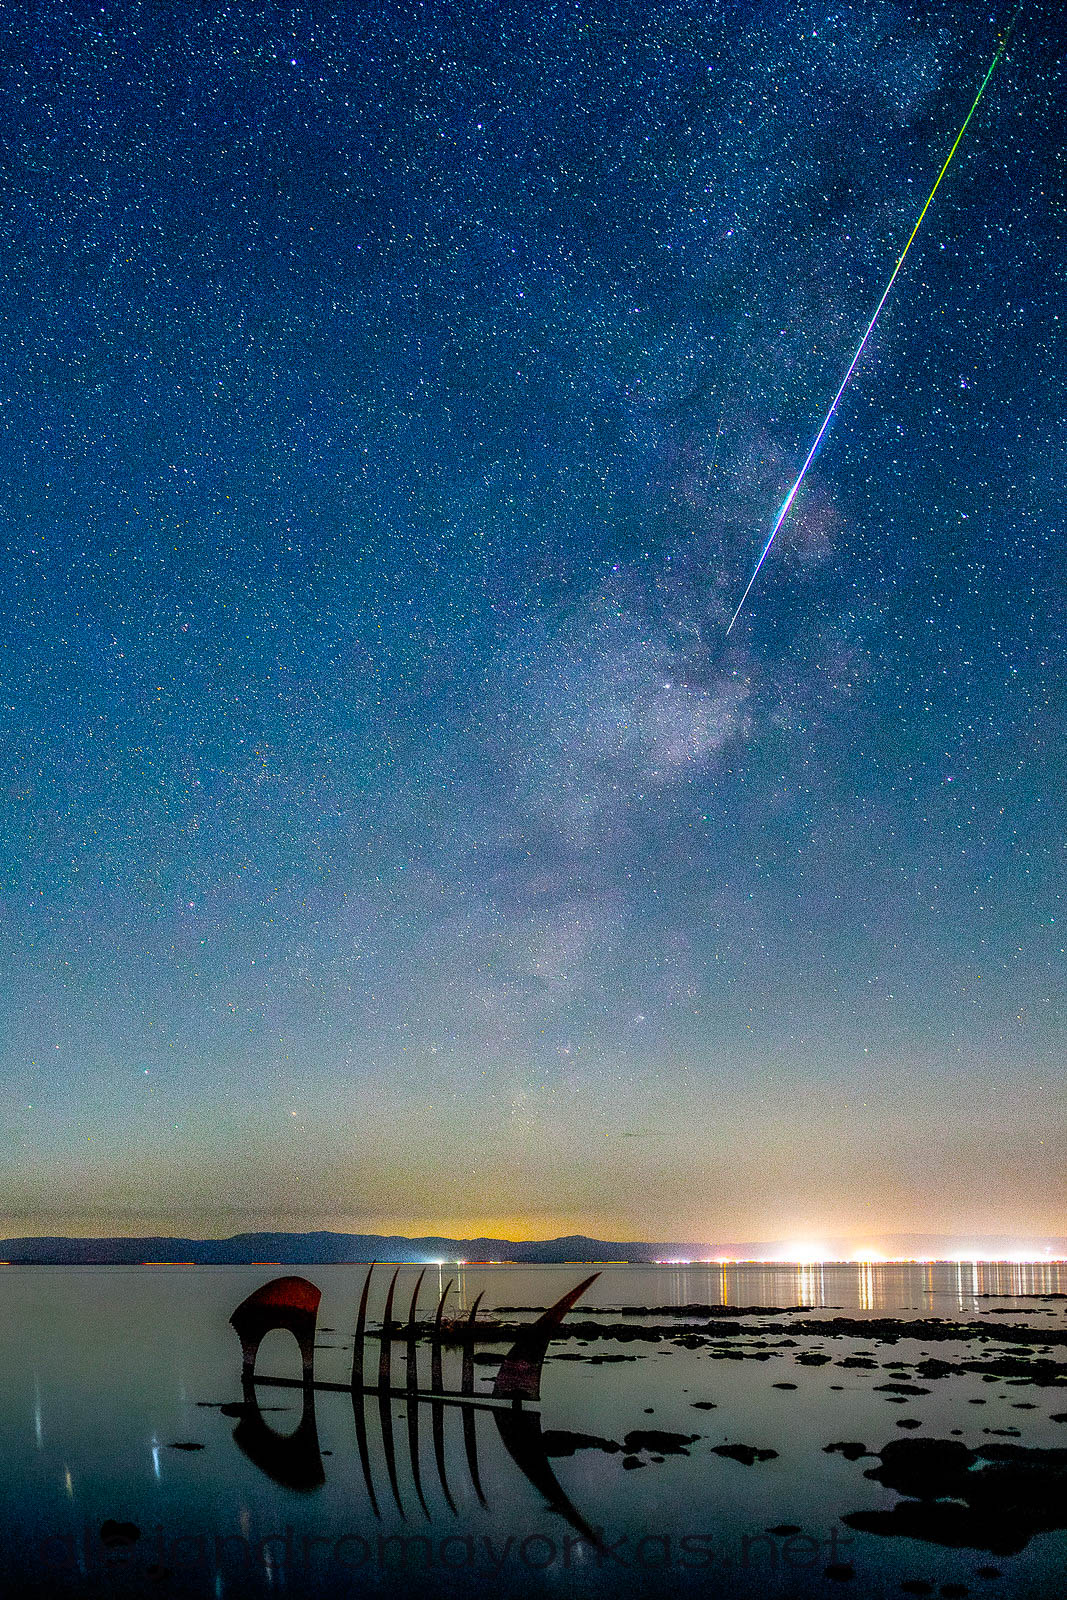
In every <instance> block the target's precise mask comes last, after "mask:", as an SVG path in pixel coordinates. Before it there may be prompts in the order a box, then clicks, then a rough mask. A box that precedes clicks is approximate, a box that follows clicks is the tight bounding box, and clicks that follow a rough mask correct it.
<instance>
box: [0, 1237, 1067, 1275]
mask: <svg viewBox="0 0 1067 1600" xmlns="http://www.w3.org/2000/svg"><path fill="white" fill-rule="evenodd" d="M789 1250H790V1245H789V1243H788V1242H787V1241H781V1242H760V1243H753V1242H751V1241H746V1242H745V1243H743V1244H736V1243H735V1244H728V1245H707V1244H679V1243H669V1242H667V1243H664V1242H660V1243H649V1242H646V1241H631V1242H620V1241H617V1240H607V1239H594V1238H590V1237H588V1236H586V1235H582V1234H578V1235H571V1236H568V1237H565V1238H559V1239H538V1240H514V1239H449V1238H443V1237H425V1238H405V1237H403V1236H401V1235H396V1234H348V1233H333V1232H326V1231H318V1232H307V1233H283V1232H256V1233H240V1234H234V1235H232V1236H231V1237H229V1238H225V1239H189V1238H172V1237H168V1236H159V1235H151V1236H145V1237H131V1238H125V1237H118V1238H91V1239H89V1238H75V1237H69V1236H61V1235H54V1236H41V1235H36V1236H27V1237H25V1238H10V1239H3V1240H0V1265H3V1266H112V1267H115V1266H138V1267H140V1266H187V1267H189V1266H192V1267H208V1266H258V1267H264V1268H273V1267H293V1266H360V1265H366V1264H367V1263H368V1262H371V1261H381V1262H389V1263H393V1264H398V1265H402V1266H403V1265H412V1264H418V1265H428V1264H429V1265H442V1266H446V1265H447V1266H457V1265H458V1266H466V1267H484V1266H520V1267H529V1266H567V1265H579V1264H580V1265H593V1266H600V1267H604V1266H671V1267H680V1266H696V1267H705V1266H722V1267H727V1266H761V1267H768V1268H771V1267H775V1266H780V1267H790V1266H792V1267H813V1266H819V1265H821V1266H827V1265H835V1264H836V1265H855V1266H871V1267H873V1266H879V1265H891V1264H908V1263H914V1264H920V1263H935V1262H936V1263H942V1264H944V1263H947V1264H955V1265H959V1266H961V1267H964V1266H968V1265H970V1264H972V1263H973V1264H989V1265H992V1264H1000V1265H1003V1266H1024V1265H1038V1266H1055V1265H1063V1264H1065V1263H1067V1239H1064V1238H1054V1239H1049V1238H1046V1239H1043V1240H1042V1241H1041V1242H1040V1244H1039V1245H1038V1244H1032V1245H1030V1246H1020V1245H1019V1244H1017V1243H1015V1242H1014V1241H1007V1240H999V1239H995V1238H985V1239H981V1240H974V1241H966V1242H963V1243H960V1242H957V1241H956V1240H955V1239H949V1238H945V1237H941V1236H932V1235H915V1236H907V1235H903V1236H894V1238H893V1239H892V1240H890V1241H886V1244H885V1248H884V1249H881V1250H877V1251H875V1250H870V1251H868V1250H857V1249H855V1248H853V1247H850V1246H849V1245H848V1244H847V1243H842V1241H839V1240H834V1241H828V1242H827V1247H826V1252H825V1253H824V1254H820V1255H818V1256H814V1255H806V1256H803V1257H800V1256H796V1255H790V1254H789Z"/></svg>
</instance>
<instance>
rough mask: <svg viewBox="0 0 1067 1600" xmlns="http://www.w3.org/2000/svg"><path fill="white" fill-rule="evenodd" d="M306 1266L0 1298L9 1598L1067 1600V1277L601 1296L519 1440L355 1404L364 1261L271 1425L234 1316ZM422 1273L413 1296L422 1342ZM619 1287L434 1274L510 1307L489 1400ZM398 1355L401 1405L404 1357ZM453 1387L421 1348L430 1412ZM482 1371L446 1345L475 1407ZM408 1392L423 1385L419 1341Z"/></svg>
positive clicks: (3, 1291)
mask: <svg viewBox="0 0 1067 1600" xmlns="http://www.w3.org/2000/svg"><path fill="white" fill-rule="evenodd" d="M298 1270H299V1269H294V1268H284V1269H283V1268H272V1267H269V1266H260V1267H237V1268H233V1267H213V1268H190V1267H186V1268H181V1267H142V1268H102V1267H95V1268H94V1267H89V1268H50V1267H24V1268H5V1269H4V1270H3V1272H2V1274H0V1296H2V1307H3V1316H2V1318H0V1339H2V1341H3V1361H4V1374H5V1382H4V1385H3V1390H2V1398H0V1427H2V1430H3V1443H4V1449H3V1454H2V1457H0V1515H2V1517H3V1539H2V1541H0V1580H2V1581H3V1582H4V1583H5V1584H6V1585H7V1586H8V1588H9V1590H10V1591H11V1592H14V1593H20V1594H34V1593H39V1594H42V1595H43V1594H92V1595H124V1594H131V1595H133V1594H160V1595H183V1596H184V1595H196V1596H205V1597H207V1596H215V1597H222V1596H231V1595H232V1596H239V1595H250V1596H251V1595H266V1594H284V1595H290V1594H291V1595H294V1596H295V1595H338V1596H340V1595H348V1594H353V1593H372V1594H381V1595H409V1594H415V1593H419V1594H438V1593H439V1594H442V1595H444V1594H448V1595H451V1594H456V1595H459V1594H472V1593H473V1594H479V1593H481V1592H484V1593H485V1594H487V1595H493V1596H496V1595H500V1594H536V1595H541V1594H550V1593H551V1594H558V1595H561V1596H566V1595H571V1594H573V1595H576V1596H582V1595H589V1596H595V1597H601V1596H608V1595H612V1596H617V1595H624V1596H625V1595H631V1594H633V1595H638V1594H640V1595H658V1594H664V1595H666V1594H677V1593H681V1594H684V1595H688V1594H692V1595H739V1596H747V1595H753V1596H755V1595H760V1594H771V1595H782V1596H793V1595H795V1596H808V1595H825V1594H827V1593H832V1594H837V1593H842V1594H854V1595H877V1596H882V1595H885V1596H889V1595H894V1596H899V1595H905V1594H916V1593H919V1594H921V1593H930V1594H941V1593H943V1594H945V1595H946V1596H951V1595H961V1594H964V1593H968V1594H983V1595H985V1594H988V1595H1001V1596H1011V1597H1015V1596H1042V1597H1043V1596H1056V1595H1060V1594H1062V1593H1063V1592H1064V1588H1065V1578H1067V1420H1065V1419H1067V1269H1064V1268H1063V1267H1056V1266H1051V1265H1050V1266H1043V1267H1030V1266H1018V1267H1008V1266H1000V1267H988V1266H986V1267H983V1266H973V1265H970V1264H963V1265H959V1266H957V1265H951V1266H948V1265H930V1266H910V1267H902V1266H888V1265H886V1266H821V1267H798V1268H793V1267H788V1268H787V1267H780V1266H773V1267H759V1266H748V1265H743V1266H726V1267H719V1266H708V1267H703V1266H701V1267H647V1268H646V1267H610V1266H609V1267H604V1268H603V1269H601V1271H600V1276H599V1277H598V1278H597V1279H596V1281H595V1282H594V1283H593V1284H591V1285H590V1286H589V1288H588V1290H587V1291H586V1292H585V1294H584V1295H583V1297H582V1299H581V1300H580V1302H579V1303H578V1304H577V1305H576V1306H575V1307H574V1309H573V1310H572V1311H571V1312H570V1313H569V1315H568V1316H567V1318H566V1319H565V1320H564V1322H563V1325H562V1327H561V1329H560V1333H559V1336H558V1337H557V1338H556V1339H554V1340H553V1342H552V1344H551V1345H550V1347H549V1353H548V1359H547V1361H546V1363H545V1367H544V1373H543V1380H542V1386H541V1390H542V1392H541V1402H540V1405H539V1406H538V1407H534V1408H529V1407H523V1408H522V1413H521V1417H520V1418H519V1419H518V1420H516V1416H515V1410H514V1408H511V1407H504V1408H501V1407H500V1406H499V1405H498V1406H497V1407H496V1408H495V1409H494V1408H492V1407H491V1406H485V1407H484V1408H479V1407H471V1406H465V1405H446V1404H435V1403H434V1402H433V1401H432V1400H429V1399H425V1398H422V1399H420V1398H415V1399H410V1398H407V1397H406V1396H404V1395H397V1396H393V1397H392V1398H387V1399H385V1400H384V1401H383V1400H380V1399H379V1397H378V1395H377V1394H368V1395H365V1396H363V1395H361V1396H360V1397H359V1399H358V1400H357V1401H356V1402H355V1403H354V1402H353V1397H352V1395H351V1393H350V1392H348V1390H347V1388H346V1387H345V1386H346V1385H347V1384H348V1382H349V1378H350V1373H351V1363H352V1329H353V1325H354V1320H355V1312H356V1306H357V1303H358V1300H359V1296H360V1292H361V1290H362V1288H363V1284H364V1280H365V1277H366V1271H367V1269H366V1268H365V1267H362V1266H352V1267H309V1268H306V1269H304V1273H303V1275H304V1276H306V1277H307V1278H309V1279H310V1280H311V1281H312V1282H313V1283H314V1284H316V1285H317V1286H318V1287H319V1289H321V1291H322V1302H321V1305H320V1308H319V1315H318V1329H317V1348H316V1351H315V1376H316V1379H318V1380H325V1381H326V1382H334V1383H336V1384H338V1385H339V1387H338V1388H337V1389H334V1390H331V1389H324V1390H323V1389H320V1390H316V1391H314V1392H313V1393H311V1394H308V1393H307V1392H306V1391H304V1390H303V1389H301V1388H300V1387H284V1386H273V1385H270V1384H257V1386H256V1388H255V1396H254V1401H253V1403H252V1405H251V1407H250V1406H249V1399H248V1395H247V1393H245V1392H243V1391H242V1386H241V1353H240V1347H239V1344H238V1340H237V1337H236V1335H235V1333H234V1331H233V1329H232V1328H231V1327H230V1326H229V1325H228V1318H229V1315H230V1313H231V1311H233V1309H234V1308H235V1307H236V1306H237V1304H238V1303H239V1302H240V1301H241V1300H243V1299H244V1297H245V1296H246V1295H248V1294H249V1293H250V1292H251V1291H252V1290H254V1289H256V1288H257V1287H258V1286H260V1285H261V1284H263V1283H265V1282H266V1281H268V1280H269V1279H271V1278H272V1277H275V1276H279V1275H281V1274H282V1273H283V1272H293V1271H298ZM419 1270H420V1269H419V1268H416V1267H405V1268H403V1269H401V1272H400V1275H399V1280H398V1284H397V1291H396V1293H397V1298H396V1308H395V1312H394V1315H395V1316H396V1317H397V1318H398V1319H400V1320H401V1321H404V1320H406V1317H407V1309H408V1305H409V1302H410V1299H411V1294H412V1290H413V1289H414V1286H415V1282H416V1279H417V1276H418V1272H419ZM594 1270H596V1269H595V1268H593V1267H587V1268H583V1267H581V1266H568V1267H540V1268H527V1267H507V1266H500V1267H468V1268H456V1267H451V1266H441V1267H438V1266H437V1265H433V1266H431V1267H430V1268H429V1269H428V1270H427V1276H426V1278H425V1280H424V1283H423V1287H422V1292H421V1295H420V1300H419V1311H420V1317H422V1318H429V1317H432V1315H433V1310H434V1307H435V1305H436V1303H437V1299H438V1296H439V1294H440V1292H441V1290H443V1288H444V1287H445V1284H446V1282H447V1281H448V1280H449V1279H450V1278H451V1279H453V1280H454V1287H453V1289H452V1291H451V1293H450V1296H449V1300H448V1302H447V1305H448V1309H449V1313H450V1314H451V1315H452V1316H455V1317H459V1316H465V1315H466V1313H467V1312H468V1311H469V1309H470V1307H471V1306H472V1304H473V1302H474V1300H475V1298H476V1296H478V1295H479V1294H482V1296H483V1298H482V1301H481V1306H480V1311H479V1324H480V1325H484V1337H483V1338H482V1339H481V1342H480V1343H479V1345H478V1357H477V1363H476V1368H475V1371H476V1389H477V1391H478V1392H479V1393H482V1394H487V1393H488V1391H489V1390H490V1389H491V1386H492V1381H493V1376H494V1373H495V1371H496V1362H497V1361H498V1360H499V1358H500V1357H501V1356H502V1355H503V1353H504V1351H505V1350H506V1349H507V1348H508V1345H509V1343H510V1335H508V1334H507V1332H506V1330H501V1331H499V1333H498V1336H497V1337H496V1338H495V1339H494V1338H493V1336H492V1335H493V1324H494V1322H504V1323H509V1324H514V1323H521V1322H523V1321H529V1320H530V1318H531V1316H532V1309H533V1308H538V1307H545V1306H547V1305H549V1304H550V1303H552V1301H554V1300H555V1299H556V1298H557V1297H558V1296H560V1295H561V1294H564V1293H565V1292H566V1291H567V1290H569V1289H570V1288H572V1287H573V1286H574V1285H575V1284H576V1283H578V1282H579V1281H580V1280H581V1279H583V1278H584V1277H586V1276H587V1275H588V1274H589V1273H590V1272H592V1271H594ZM390 1276H391V1273H390V1272H387V1271H385V1270H384V1269H383V1268H380V1267H379V1268H378V1269H377V1270H376V1273H375V1277H374V1280H373V1284H372V1292H371V1297H370V1327H371V1329H372V1330H376V1329H377V1327H378V1325H379V1324H380V1320H381V1317H382V1312H383V1305H384V1299H385V1293H386V1288H387V1285H388V1281H389V1278H390ZM687 1307H689V1308H693V1309H691V1310H689V1311H686V1310H685V1308H687ZM752 1308H762V1309H760V1310H757V1311H753V1309H752ZM513 1332H514V1329H512V1333H513ZM367 1352H368V1354H367V1369H366V1371H365V1377H366V1379H367V1381H368V1382H372V1381H374V1380H375V1379H376V1377H377V1361H378V1344H377V1340H376V1338H370V1339H368V1342H367ZM429 1359H430V1357H429V1350H428V1347H427V1345H426V1342H425V1340H422V1341H421V1342H420V1346H419V1353H418V1357H417V1369H416V1370H417V1373H418V1382H419V1385H420V1388H424V1389H425V1388H428V1387H429V1366H428V1363H429ZM458 1362H459V1353H458V1348H452V1347H446V1352H445V1387H446V1388H458V1387H459V1368H458ZM256 1370H257V1374H260V1375H264V1376H271V1375H273V1376H278V1377H281V1378H289V1379H291V1380H293V1379H296V1377H297V1375H298V1373H299V1371H300V1368H299V1358H298V1355H297V1349H296V1345H295V1342H294V1340H293V1338H292V1336H291V1334H289V1333H287V1332H283V1331H281V1330H276V1331H273V1332H270V1333H268V1334H267V1336H266V1338H265V1339H264V1341H263V1344H262V1347H261V1349H260V1352H259V1356H258V1359H257V1367H256ZM391 1373H392V1382H393V1384H394V1385H397V1386H400V1387H402V1386H403V1384H404V1382H405V1374H406V1367H405V1359H404V1349H403V1343H402V1339H401V1343H400V1344H398V1345H395V1346H394V1349H393V1355H392V1367H391ZM887 1385H888V1387H886V1386H887ZM223 1407H225V1408H226V1409H225V1410H223V1409H222V1408H223ZM269 1408H279V1409H269ZM1057 1418H1060V1419H1061V1420H1056V1419H1057ZM936 1440H941V1441H944V1445H945V1447H947V1448H945V1449H942V1450H941V1451H940V1453H938V1450H937V1447H936V1446H933V1447H932V1446H931V1445H930V1443H929V1442H930V1441H936ZM904 1441H907V1443H906V1444H904ZM921 1441H927V1444H926V1445H925V1446H922V1445H921V1444H920V1442H921ZM828 1445H847V1446H848V1447H849V1448H848V1449H846V1450H840V1449H835V1450H827V1448H826V1447H827V1446H828ZM902 1445H903V1448H902ZM917 1447H918V1448H917ZM924 1450H925V1454H924ZM871 1473H875V1474H877V1476H874V1477H872V1476H870V1474H871ZM924 1586H927V1587H924Z"/></svg>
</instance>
